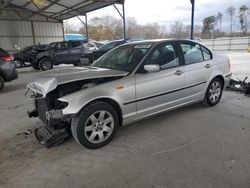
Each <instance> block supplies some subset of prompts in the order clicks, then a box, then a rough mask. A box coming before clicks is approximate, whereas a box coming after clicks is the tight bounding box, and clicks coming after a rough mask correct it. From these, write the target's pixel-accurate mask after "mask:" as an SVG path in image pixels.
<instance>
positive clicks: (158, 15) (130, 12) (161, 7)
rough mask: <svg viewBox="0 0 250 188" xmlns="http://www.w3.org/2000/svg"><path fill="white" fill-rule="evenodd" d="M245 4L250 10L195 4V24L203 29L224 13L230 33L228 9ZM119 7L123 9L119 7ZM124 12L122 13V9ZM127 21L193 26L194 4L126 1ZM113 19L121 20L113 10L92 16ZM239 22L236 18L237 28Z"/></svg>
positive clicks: (210, 1) (235, 0) (213, 2)
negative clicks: (206, 22)
mask: <svg viewBox="0 0 250 188" xmlns="http://www.w3.org/2000/svg"><path fill="white" fill-rule="evenodd" d="M242 4H245V5H247V6H248V7H249V8H250V0H195V24H197V25H202V20H203V18H204V17H207V16H211V15H217V13H218V12H219V11H220V12H222V13H223V24H222V28H224V30H228V29H229V19H228V16H227V14H226V9H227V8H228V7H229V6H234V7H235V8H236V9H238V8H239V7H240V6H241V5H242ZM118 7H119V5H118ZM120 10H122V9H121V8H120ZM125 11H126V17H134V18H135V19H136V20H137V22H138V23H139V24H146V23H152V22H157V23H158V24H160V25H164V26H165V27H166V28H167V29H168V28H169V27H170V25H171V24H172V23H174V22H175V21H181V22H183V23H184V24H190V19H191V3H190V0H125ZM104 15H112V16H115V17H117V18H119V14H118V13H117V12H116V10H115V9H114V7H113V6H110V7H107V8H103V9H100V10H97V11H94V12H91V13H88V19H91V18H93V17H95V16H97V17H101V16H104ZM71 22H72V23H74V27H77V28H78V27H80V26H81V23H80V22H79V20H77V19H75V18H74V19H72V21H71ZM237 22H239V21H238V18H235V24H237Z"/></svg>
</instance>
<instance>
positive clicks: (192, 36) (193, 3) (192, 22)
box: [190, 0, 195, 40]
mask: <svg viewBox="0 0 250 188" xmlns="http://www.w3.org/2000/svg"><path fill="white" fill-rule="evenodd" d="M190 1H191V4H192V17H191V37H190V38H191V39H192V40H193V39H194V5H195V0H190Z"/></svg>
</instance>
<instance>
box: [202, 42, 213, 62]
mask: <svg viewBox="0 0 250 188" xmlns="http://www.w3.org/2000/svg"><path fill="white" fill-rule="evenodd" d="M201 49H202V53H203V57H204V60H205V61H206V60H210V59H212V54H211V52H210V51H209V50H208V49H206V48H204V47H203V46H201Z"/></svg>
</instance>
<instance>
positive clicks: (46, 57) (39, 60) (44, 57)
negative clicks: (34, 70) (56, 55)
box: [37, 56, 55, 64]
mask: <svg viewBox="0 0 250 188" xmlns="http://www.w3.org/2000/svg"><path fill="white" fill-rule="evenodd" d="M43 59H49V60H51V61H52V63H53V64H54V63H55V61H54V60H53V59H52V58H51V57H49V56H43V57H41V58H40V59H38V61H37V62H38V64H39V63H40V62H41V61H42V60H43Z"/></svg>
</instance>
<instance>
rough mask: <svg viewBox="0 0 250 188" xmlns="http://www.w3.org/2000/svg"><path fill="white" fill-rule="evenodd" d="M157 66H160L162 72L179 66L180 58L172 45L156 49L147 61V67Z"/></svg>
mask: <svg viewBox="0 0 250 188" xmlns="http://www.w3.org/2000/svg"><path fill="white" fill-rule="evenodd" d="M155 64H158V65H159V66H160V70H165V69H169V68H173V67H177V66H179V58H178V56H177V53H176V49H175V46H174V45H172V44H165V45H160V46H158V47H156V48H155V50H154V51H153V52H152V53H151V55H150V56H149V58H148V59H147V61H146V65H155Z"/></svg>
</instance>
